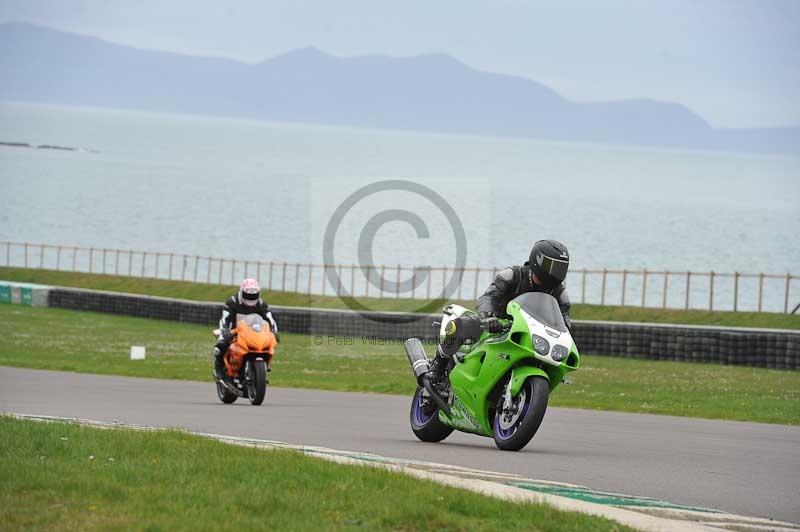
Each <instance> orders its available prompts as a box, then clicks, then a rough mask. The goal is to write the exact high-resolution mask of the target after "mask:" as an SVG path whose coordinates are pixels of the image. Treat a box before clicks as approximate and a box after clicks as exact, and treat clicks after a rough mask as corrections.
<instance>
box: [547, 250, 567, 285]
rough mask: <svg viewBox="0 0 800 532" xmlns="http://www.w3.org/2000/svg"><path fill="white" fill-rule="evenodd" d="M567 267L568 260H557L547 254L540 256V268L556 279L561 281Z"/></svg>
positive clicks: (565, 274)
mask: <svg viewBox="0 0 800 532" xmlns="http://www.w3.org/2000/svg"><path fill="white" fill-rule="evenodd" d="M568 268H569V262H568V261H563V260H558V259H551V258H550V257H548V256H544V257H542V270H543V271H544V273H546V274H548V275H550V276H551V277H554V278H555V279H558V280H559V281H563V280H564V278H565V277H566V276H567V269H568Z"/></svg>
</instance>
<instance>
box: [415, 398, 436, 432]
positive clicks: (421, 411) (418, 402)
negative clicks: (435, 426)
mask: <svg viewBox="0 0 800 532" xmlns="http://www.w3.org/2000/svg"><path fill="white" fill-rule="evenodd" d="M413 412H414V423H415V424H416V425H417V426H418V427H422V426H424V425H425V424H426V423H427V422H428V421H430V420H431V418H432V417H433V416H434V415H436V409H435V408H434V409H433V410H432V411H431V413H430V414H426V413H425V405H424V404H423V402H422V391H418V392H417V394H416V396H414V408H413Z"/></svg>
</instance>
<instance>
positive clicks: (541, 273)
mask: <svg viewBox="0 0 800 532" xmlns="http://www.w3.org/2000/svg"><path fill="white" fill-rule="evenodd" d="M528 264H530V267H531V271H532V272H533V273H535V274H536V276H537V277H539V279H540V280H541V281H542V283H544V284H545V285H557V284H558V283H561V282H563V281H564V278H565V277H566V276H567V270H568V269H569V252H567V246H565V245H564V244H562V243H561V242H559V241H557V240H539V241H538V242H536V243H535V244H534V245H533V249H532V250H531V256H530V258H529V262H528Z"/></svg>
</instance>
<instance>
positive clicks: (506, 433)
mask: <svg viewBox="0 0 800 532" xmlns="http://www.w3.org/2000/svg"><path fill="white" fill-rule="evenodd" d="M525 386H528V388H529V390H528V393H527V394H526V395H527V397H525V402H524V403H523V404H522V405H521V406H520V408H522V413H521V414H520V415H519V418H518V419H517V421H516V423H514V424H513V425H512V426H511V427H509V428H508V429H502V428H501V427H500V416H501V415H502V414H501V413H500V412H497V413H495V415H494V433H495V436H497V439H498V440H503V441H506V440H509V439H511V437H512V436H513V435H514V434H516V433H517V429H519V426H520V425H521V424H522V422H523V420H524V419H525V415H526V414H527V413H528V409H529V408H530V406H531V401H532V399H533V390H532V389H531V386H530V384H528V383H527V382H526V383H525Z"/></svg>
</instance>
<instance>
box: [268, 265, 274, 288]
mask: <svg viewBox="0 0 800 532" xmlns="http://www.w3.org/2000/svg"><path fill="white" fill-rule="evenodd" d="M272 266H273V264H272V261H269V274H268V276H267V278H268V279H269V281H268V284H267V290H272Z"/></svg>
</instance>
